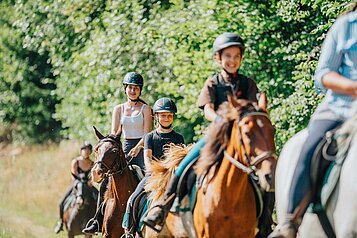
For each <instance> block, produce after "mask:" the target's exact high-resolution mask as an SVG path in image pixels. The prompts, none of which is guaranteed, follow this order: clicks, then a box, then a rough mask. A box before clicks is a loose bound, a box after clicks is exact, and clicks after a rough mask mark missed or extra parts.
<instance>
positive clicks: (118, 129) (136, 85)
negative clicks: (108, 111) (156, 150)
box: [111, 72, 152, 169]
mask: <svg viewBox="0 0 357 238" xmlns="http://www.w3.org/2000/svg"><path fill="white" fill-rule="evenodd" d="M123 85H124V90H125V94H126V96H127V101H126V102H125V103H123V104H120V105H117V106H115V108H114V111H113V118H112V131H111V134H113V135H121V134H122V135H123V139H124V141H123V149H124V153H125V155H126V156H127V157H128V158H127V159H131V158H133V159H132V160H131V161H132V163H133V164H137V165H139V166H140V167H141V168H142V169H144V159H143V153H142V148H143V145H144V140H143V138H144V136H145V135H146V134H147V133H148V132H150V131H151V128H152V114H151V108H150V107H149V106H148V105H146V103H145V102H144V101H143V100H141V99H140V98H139V97H140V95H141V91H142V87H143V78H142V76H141V75H140V74H137V73H134V72H130V73H127V74H126V75H125V77H124V81H123Z"/></svg>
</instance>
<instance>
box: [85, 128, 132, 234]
mask: <svg viewBox="0 0 357 238" xmlns="http://www.w3.org/2000/svg"><path fill="white" fill-rule="evenodd" d="M94 130H95V133H96V136H97V139H98V140H99V142H98V144H97V145H96V147H95V150H94V152H95V164H94V166H93V168H92V178H93V180H94V182H100V181H102V180H103V179H104V178H105V177H109V183H108V189H107V191H106V193H105V198H104V203H105V210H104V220H103V226H102V237H103V238H106V237H108V238H109V237H120V236H122V235H123V234H124V229H123V228H122V221H123V216H124V213H125V208H126V203H127V201H128V199H129V197H130V195H131V194H132V192H133V191H134V190H135V188H136V186H137V184H138V182H139V181H138V178H137V177H136V175H135V174H134V173H133V172H132V171H131V170H129V168H128V163H127V161H126V158H125V155H124V151H123V149H122V145H121V143H120V142H117V141H116V140H114V138H111V137H105V136H103V135H102V134H101V133H100V132H99V131H98V130H97V129H96V128H95V127H94Z"/></svg>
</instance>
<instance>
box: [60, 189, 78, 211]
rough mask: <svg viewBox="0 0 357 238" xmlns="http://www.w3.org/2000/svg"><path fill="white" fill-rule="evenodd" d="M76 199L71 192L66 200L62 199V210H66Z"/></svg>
mask: <svg viewBox="0 0 357 238" xmlns="http://www.w3.org/2000/svg"><path fill="white" fill-rule="evenodd" d="M75 200H76V196H75V195H74V194H73V193H71V194H70V195H69V196H68V197H67V198H66V200H64V206H63V211H66V210H67V209H68V208H70V207H71V206H73V204H74V202H75Z"/></svg>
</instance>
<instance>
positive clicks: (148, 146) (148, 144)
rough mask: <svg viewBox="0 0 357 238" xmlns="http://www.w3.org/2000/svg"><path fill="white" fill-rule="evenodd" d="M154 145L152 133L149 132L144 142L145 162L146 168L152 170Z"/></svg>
mask: <svg viewBox="0 0 357 238" xmlns="http://www.w3.org/2000/svg"><path fill="white" fill-rule="evenodd" d="M152 146H153V141H152V133H149V134H147V135H146V136H145V142H144V163H145V170H146V171H150V170H151V168H150V167H151V160H152Z"/></svg>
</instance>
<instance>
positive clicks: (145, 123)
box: [82, 72, 152, 234]
mask: <svg viewBox="0 0 357 238" xmlns="http://www.w3.org/2000/svg"><path fill="white" fill-rule="evenodd" d="M123 86H124V91H125V94H126V97H127V101H126V102H124V103H122V104H119V105H117V106H115V107H114V110H113V114H112V129H111V134H110V137H112V138H114V139H119V138H120V135H121V134H122V135H123V138H124V140H123V150H124V153H125V157H126V158H127V160H130V163H131V164H135V165H137V166H139V167H140V168H141V170H142V171H144V167H145V166H144V155H143V152H142V151H141V149H142V148H143V145H144V136H145V135H146V134H147V133H148V132H149V131H150V130H151V126H152V115H151V114H152V113H151V108H150V107H149V106H148V105H147V104H146V102H145V101H143V100H142V99H141V98H140V95H141V92H142V89H143V86H144V79H143V77H142V76H141V75H140V74H138V73H136V72H129V73H127V74H126V75H125V76H124V79H123ZM108 181H109V180H108V178H105V179H104V180H103V182H102V183H101V185H100V190H99V199H98V206H97V213H96V215H95V217H94V218H93V219H92V222H88V226H87V227H86V228H85V229H83V231H82V232H84V233H86V234H95V233H96V232H98V231H100V228H101V226H102V221H103V214H102V213H101V212H100V211H101V210H102V209H100V208H101V207H102V206H104V204H103V201H104V193H105V191H106V190H107V185H108Z"/></svg>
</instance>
